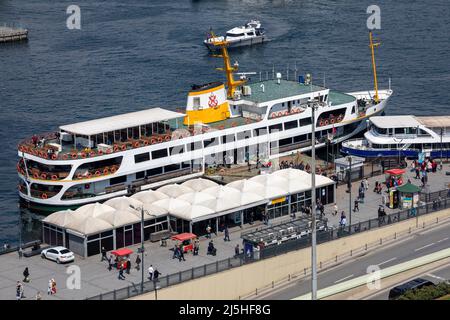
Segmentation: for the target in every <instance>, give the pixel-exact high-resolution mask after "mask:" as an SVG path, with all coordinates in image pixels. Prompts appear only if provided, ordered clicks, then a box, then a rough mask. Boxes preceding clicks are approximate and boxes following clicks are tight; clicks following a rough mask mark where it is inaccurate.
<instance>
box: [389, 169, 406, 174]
mask: <svg viewBox="0 0 450 320" xmlns="http://www.w3.org/2000/svg"><path fill="white" fill-rule="evenodd" d="M385 172H386V173H389V174H393V175H398V174H404V173H405V170H403V169H390V170H386V171H385Z"/></svg>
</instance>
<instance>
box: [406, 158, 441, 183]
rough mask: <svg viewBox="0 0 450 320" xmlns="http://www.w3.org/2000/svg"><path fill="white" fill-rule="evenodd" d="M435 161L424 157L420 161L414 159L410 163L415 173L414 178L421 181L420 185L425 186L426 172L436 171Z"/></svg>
mask: <svg viewBox="0 0 450 320" xmlns="http://www.w3.org/2000/svg"><path fill="white" fill-rule="evenodd" d="M437 166H438V164H437V162H436V160H434V159H429V158H427V159H425V160H424V161H422V162H419V161H418V160H414V161H413V162H412V163H411V167H412V168H413V169H414V172H415V173H416V176H415V179H420V181H421V182H422V187H425V186H426V185H427V183H428V173H430V172H436V171H437Z"/></svg>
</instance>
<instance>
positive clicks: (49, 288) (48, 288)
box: [47, 279, 53, 295]
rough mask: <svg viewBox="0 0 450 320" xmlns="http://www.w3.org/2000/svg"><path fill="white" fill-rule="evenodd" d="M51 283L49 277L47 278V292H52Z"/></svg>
mask: <svg viewBox="0 0 450 320" xmlns="http://www.w3.org/2000/svg"><path fill="white" fill-rule="evenodd" d="M52 285H53V283H52V280H51V279H50V280H48V287H47V294H50V295H51V294H52Z"/></svg>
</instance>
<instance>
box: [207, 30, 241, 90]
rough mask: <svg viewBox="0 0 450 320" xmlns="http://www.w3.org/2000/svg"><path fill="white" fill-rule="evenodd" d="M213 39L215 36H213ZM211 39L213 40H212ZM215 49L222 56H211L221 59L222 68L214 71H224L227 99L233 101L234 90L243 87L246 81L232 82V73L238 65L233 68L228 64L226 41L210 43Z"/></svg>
mask: <svg viewBox="0 0 450 320" xmlns="http://www.w3.org/2000/svg"><path fill="white" fill-rule="evenodd" d="M213 37H214V38H215V36H214V35H213ZM214 38H213V39H214ZM212 43H213V44H214V45H215V46H216V47H220V49H221V51H222V54H214V55H212V56H213V57H215V58H223V65H224V67H223V68H216V70H219V71H224V72H225V75H226V78H227V96H228V98H229V99H233V97H234V93H235V91H236V88H237V87H239V86H242V85H244V84H245V83H246V82H247V80H246V79H241V80H234V76H233V72H236V71H237V70H238V65H237V64H235V65H234V66H232V65H231V63H230V56H229V55H228V49H227V46H228V41H226V40H222V41H214V40H213V42H212Z"/></svg>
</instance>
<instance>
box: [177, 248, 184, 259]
mask: <svg viewBox="0 0 450 320" xmlns="http://www.w3.org/2000/svg"><path fill="white" fill-rule="evenodd" d="M178 250H179V251H178V252H179V254H178V261H180V262H181V259H183V261H186V260H185V259H184V252H183V251H184V248H179V249H178Z"/></svg>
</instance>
